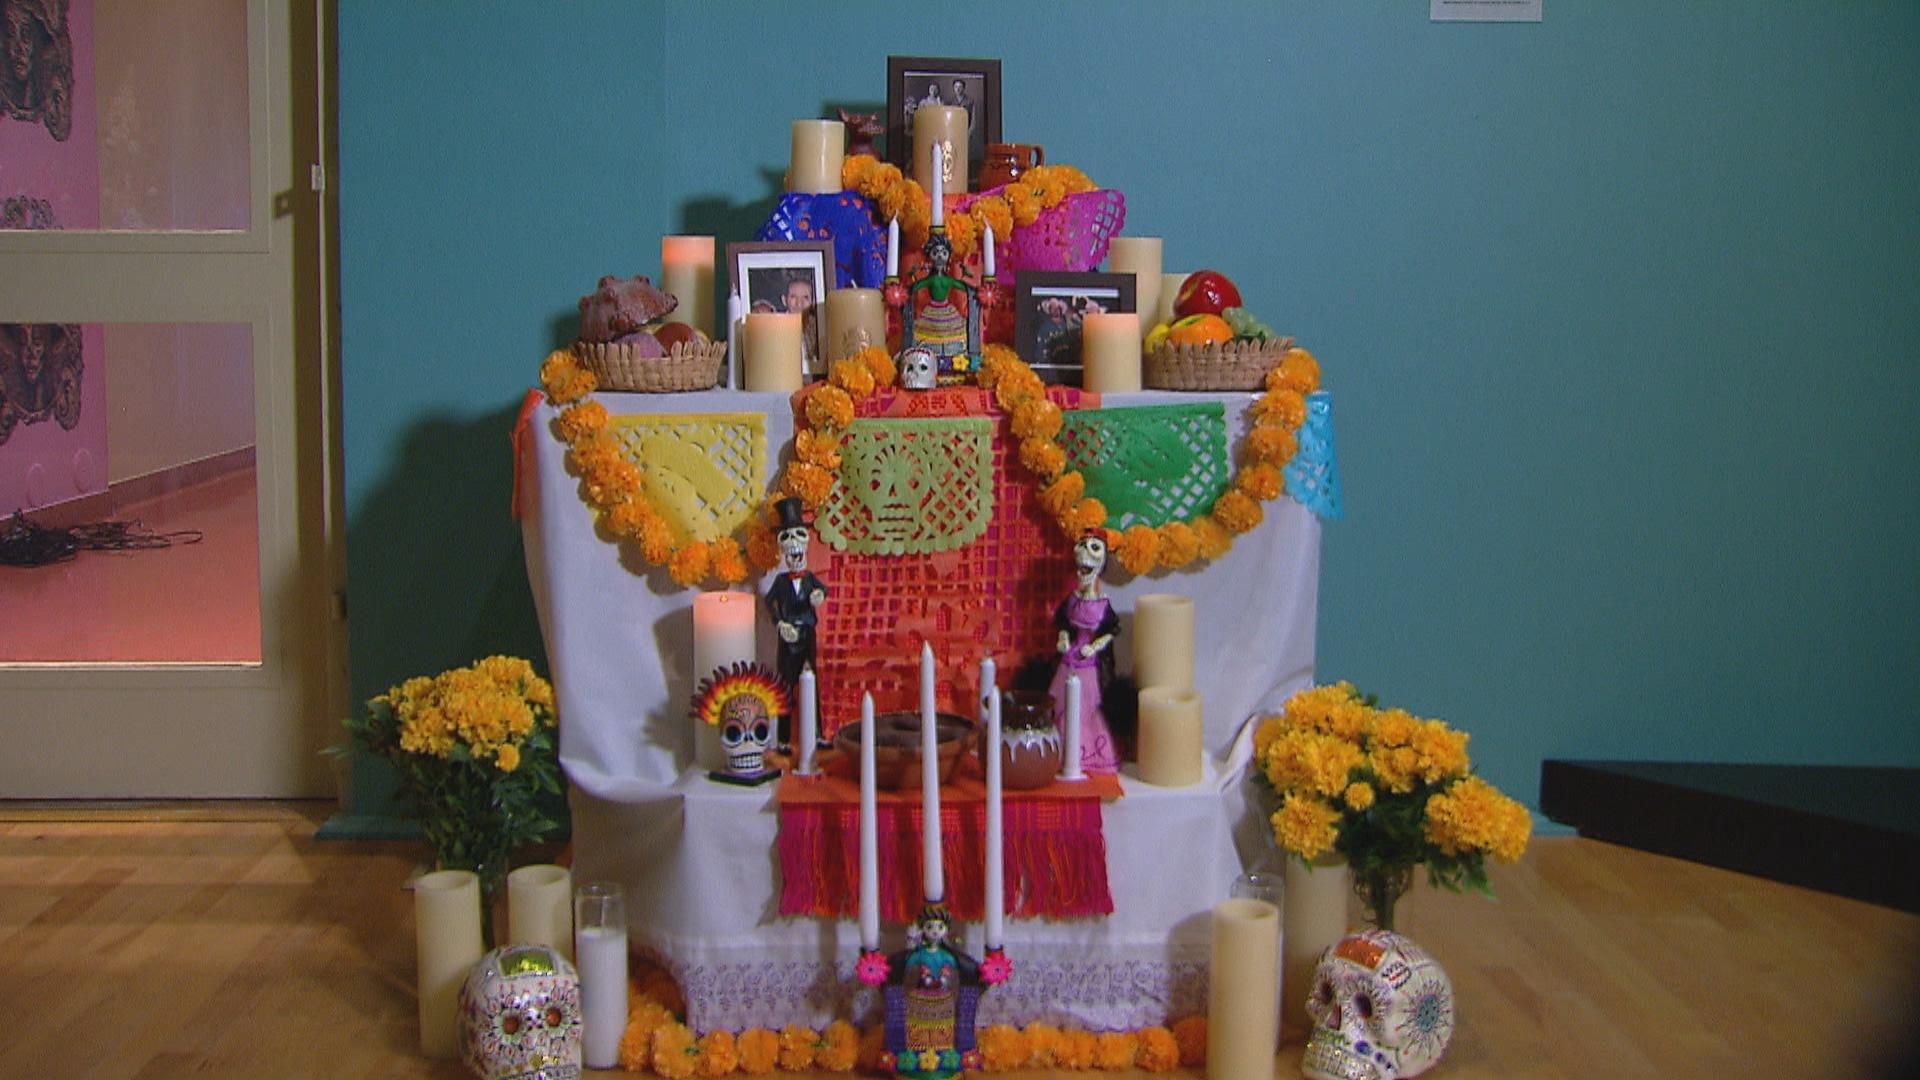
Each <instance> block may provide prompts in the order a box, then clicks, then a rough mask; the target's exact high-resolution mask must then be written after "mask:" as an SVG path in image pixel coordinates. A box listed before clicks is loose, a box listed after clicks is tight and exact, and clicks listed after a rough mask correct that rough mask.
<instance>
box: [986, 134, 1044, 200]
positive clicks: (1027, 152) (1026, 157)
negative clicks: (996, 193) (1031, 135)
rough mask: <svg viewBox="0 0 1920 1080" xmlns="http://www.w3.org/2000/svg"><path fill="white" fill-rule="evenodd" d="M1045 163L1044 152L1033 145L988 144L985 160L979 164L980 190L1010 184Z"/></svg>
mask: <svg viewBox="0 0 1920 1080" xmlns="http://www.w3.org/2000/svg"><path fill="white" fill-rule="evenodd" d="M1046 163H1047V153H1046V151H1045V150H1042V149H1041V148H1040V147H1039V146H1037V145H1035V144H1033V143H1004V142H997V143H988V144H987V156H986V160H985V161H983V162H981V163H980V190H982V191H985V190H987V189H988V188H997V187H999V186H1000V185H1002V184H1010V183H1012V182H1013V181H1014V179H1015V178H1017V177H1018V176H1019V175H1020V174H1021V173H1023V172H1026V171H1027V170H1028V169H1031V168H1033V167H1034V166H1035V165H1045V164H1046Z"/></svg>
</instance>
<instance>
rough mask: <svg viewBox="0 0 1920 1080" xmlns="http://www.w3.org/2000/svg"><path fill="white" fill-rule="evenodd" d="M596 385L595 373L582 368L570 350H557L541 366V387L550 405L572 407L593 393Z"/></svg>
mask: <svg viewBox="0 0 1920 1080" xmlns="http://www.w3.org/2000/svg"><path fill="white" fill-rule="evenodd" d="M596 385H597V384H596V382H595V381H594V378H593V372H591V371H588V370H587V369H585V368H583V367H581V366H580V364H579V361H577V360H575V359H574V357H573V353H572V352H571V351H570V350H567V349H555V350H554V351H553V352H551V353H548V354H547V359H546V360H545V362H543V363H542V364H541V365H540V386H541V387H542V388H543V389H545V390H546V392H547V402H548V403H549V404H552V405H571V404H573V403H574V402H576V401H579V400H580V399H581V398H584V397H586V396H587V395H588V394H591V393H593V391H594V387H595V386H596Z"/></svg>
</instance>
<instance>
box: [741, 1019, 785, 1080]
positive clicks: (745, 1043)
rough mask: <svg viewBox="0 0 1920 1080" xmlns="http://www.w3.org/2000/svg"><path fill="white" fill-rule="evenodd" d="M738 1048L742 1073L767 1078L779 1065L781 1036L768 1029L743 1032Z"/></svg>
mask: <svg viewBox="0 0 1920 1080" xmlns="http://www.w3.org/2000/svg"><path fill="white" fill-rule="evenodd" d="M736 1048H737V1050H738V1052H739V1054H740V1071H741V1072H743V1073H746V1074H747V1075H748V1076H765V1075H767V1074H768V1073H770V1072H772V1071H773V1069H774V1066H775V1065H777V1064H779V1059H780V1036H778V1035H775V1034H774V1033H773V1032H771V1031H768V1030H767V1029H766V1028H754V1029H752V1030H750V1031H743V1032H741V1033H740V1039H739V1041H738V1043H737V1044H736Z"/></svg>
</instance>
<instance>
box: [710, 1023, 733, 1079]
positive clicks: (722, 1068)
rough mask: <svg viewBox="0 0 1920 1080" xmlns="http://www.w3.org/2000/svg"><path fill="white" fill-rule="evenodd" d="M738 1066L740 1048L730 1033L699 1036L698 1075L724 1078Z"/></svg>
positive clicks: (711, 1032) (715, 1032) (712, 1032)
mask: <svg viewBox="0 0 1920 1080" xmlns="http://www.w3.org/2000/svg"><path fill="white" fill-rule="evenodd" d="M739 1065H740V1048H739V1047H738V1046H737V1045H736V1044H735V1042H734V1038H733V1032H731V1031H709V1032H707V1033H706V1034H705V1035H702V1036H700V1075H701V1076H725V1075H727V1074H728V1073H730V1072H732V1071H733V1070H734V1069H736V1068H738V1067H739Z"/></svg>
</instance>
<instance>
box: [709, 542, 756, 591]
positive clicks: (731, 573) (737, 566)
mask: <svg viewBox="0 0 1920 1080" xmlns="http://www.w3.org/2000/svg"><path fill="white" fill-rule="evenodd" d="M707 549H708V557H709V559H711V561H712V563H713V566H712V570H713V576H714V577H716V578H719V579H720V581H721V583H722V584H726V585H738V584H740V583H741V582H743V581H745V580H747V560H746V558H745V557H744V556H743V555H742V554H741V551H740V543H739V541H737V540H735V539H734V538H733V537H731V536H723V537H721V538H720V539H718V540H715V541H713V542H712V543H711V544H708V545H707Z"/></svg>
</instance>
